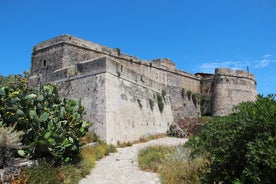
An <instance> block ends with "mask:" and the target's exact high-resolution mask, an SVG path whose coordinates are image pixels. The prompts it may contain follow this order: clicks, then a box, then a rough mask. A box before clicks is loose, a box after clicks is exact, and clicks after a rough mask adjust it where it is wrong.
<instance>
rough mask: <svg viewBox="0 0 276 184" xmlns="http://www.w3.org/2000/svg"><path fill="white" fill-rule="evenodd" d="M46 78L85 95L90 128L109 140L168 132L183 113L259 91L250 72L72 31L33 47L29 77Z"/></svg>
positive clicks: (220, 106)
mask: <svg viewBox="0 0 276 184" xmlns="http://www.w3.org/2000/svg"><path fill="white" fill-rule="evenodd" d="M46 82H53V83H56V84H58V86H59V88H60V93H61V94H62V95H63V96H64V97H66V98H72V99H75V100H81V101H82V104H83V105H84V107H85V109H86V113H87V114H86V116H85V118H86V119H87V120H89V121H91V122H93V127H92V130H93V131H95V132H96V133H97V134H98V135H99V136H100V137H101V138H102V139H103V140H105V141H107V142H109V143H116V142H117V141H122V142H124V141H133V140H136V139H139V138H141V137H143V136H145V135H149V134H157V133H165V132H166V130H167V128H168V126H169V124H170V123H172V122H173V121H175V122H177V121H179V120H181V119H183V118H185V117H198V116H200V115H201V114H209V115H224V114H228V113H230V112H231V108H232V106H233V105H236V104H238V103H240V102H242V101H248V100H254V99H255V97H256V88H255V87H256V86H255V85H256V83H255V80H254V76H253V75H252V74H249V73H247V72H243V71H236V72H234V71H232V70H231V69H217V70H216V73H215V74H197V75H193V74H190V73H187V72H184V71H180V70H177V69H176V67H175V64H174V63H173V62H172V61H170V60H169V59H167V58H165V59H155V60H152V61H145V60H141V59H139V58H137V57H133V56H130V55H127V54H124V53H122V52H121V50H120V49H118V48H116V49H112V48H108V47H104V46H101V45H99V44H96V43H93V42H88V41H85V40H82V39H79V38H76V37H72V36H70V35H62V36H59V37H56V38H54V39H51V40H48V41H45V42H41V43H39V44H37V45H36V46H35V47H34V49H33V55H32V66H31V77H30V81H29V83H30V85H32V86H34V85H40V84H42V83H46ZM203 99H204V103H203ZM158 104H159V105H158ZM160 106H163V107H162V108H160ZM161 109H162V110H161Z"/></svg>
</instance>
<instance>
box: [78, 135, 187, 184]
mask: <svg viewBox="0 0 276 184" xmlns="http://www.w3.org/2000/svg"><path fill="white" fill-rule="evenodd" d="M186 141H187V139H183V138H172V137H165V138H160V139H156V140H151V141H149V142H146V143H140V144H134V145H133V146H131V147H126V148H118V149H117V152H116V153H112V154H110V156H107V157H105V158H103V159H101V160H99V161H98V162H97V164H96V166H95V168H93V170H92V171H91V173H90V175H88V176H86V178H84V179H82V180H81V181H80V182H79V184H91V183H93V184H126V183H127V184H160V180H159V177H158V174H156V173H150V172H144V171H141V170H140V169H139V166H138V160H137V155H138V152H139V150H141V149H143V148H145V147H147V146H152V145H178V144H183V143H185V142H186Z"/></svg>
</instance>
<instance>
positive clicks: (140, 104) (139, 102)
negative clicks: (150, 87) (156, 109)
mask: <svg viewBox="0 0 276 184" xmlns="http://www.w3.org/2000/svg"><path fill="white" fill-rule="evenodd" d="M137 102H138V105H139V107H140V108H141V109H142V107H143V105H142V103H141V100H140V99H137Z"/></svg>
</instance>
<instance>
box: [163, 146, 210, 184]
mask: <svg viewBox="0 0 276 184" xmlns="http://www.w3.org/2000/svg"><path fill="white" fill-rule="evenodd" d="M189 155H190V152H189V150H188V149H185V148H183V147H182V146H179V147H177V149H176V151H175V152H173V154H171V155H170V156H169V157H168V158H167V159H166V161H165V163H164V164H163V165H162V167H161V168H160V170H159V173H160V178H161V181H162V183H164V184H175V183H187V184H197V183H201V181H200V179H201V177H202V176H203V174H204V173H206V172H207V170H206V169H205V167H206V166H208V164H209V162H208V160H207V159H204V158H200V157H199V158H195V159H190V158H189Z"/></svg>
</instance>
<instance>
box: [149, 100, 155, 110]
mask: <svg viewBox="0 0 276 184" xmlns="http://www.w3.org/2000/svg"><path fill="white" fill-rule="evenodd" d="M149 104H150V109H151V110H153V107H154V101H153V100H152V99H149Z"/></svg>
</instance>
